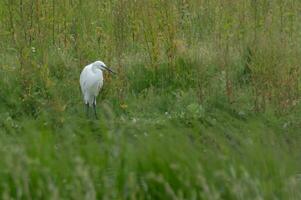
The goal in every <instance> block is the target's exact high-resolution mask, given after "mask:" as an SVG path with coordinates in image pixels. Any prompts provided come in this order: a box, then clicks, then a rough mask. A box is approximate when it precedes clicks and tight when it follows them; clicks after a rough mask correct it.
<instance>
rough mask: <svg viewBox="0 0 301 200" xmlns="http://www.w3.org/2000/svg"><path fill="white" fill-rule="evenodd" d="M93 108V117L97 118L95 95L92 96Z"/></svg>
mask: <svg viewBox="0 0 301 200" xmlns="http://www.w3.org/2000/svg"><path fill="white" fill-rule="evenodd" d="M93 110H94V115H95V119H98V116H97V113H96V97H94V102H93Z"/></svg>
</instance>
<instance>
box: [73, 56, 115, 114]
mask: <svg viewBox="0 0 301 200" xmlns="http://www.w3.org/2000/svg"><path fill="white" fill-rule="evenodd" d="M102 70H107V71H109V72H111V73H115V72H113V71H112V70H111V69H110V68H108V67H107V66H106V65H105V64H104V63H103V62H102V61H95V62H94V63H91V64H89V65H87V66H85V67H84V69H83V70H82V72H81V74H80V80H79V82H80V87H81V91H82V93H83V98H84V103H85V105H86V109H87V115H88V116H89V107H92V106H93V109H94V114H95V118H97V114H96V97H97V96H98V94H99V91H100V90H101V88H102V86H103V74H102Z"/></svg>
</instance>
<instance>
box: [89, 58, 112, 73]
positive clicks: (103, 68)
mask: <svg viewBox="0 0 301 200" xmlns="http://www.w3.org/2000/svg"><path fill="white" fill-rule="evenodd" d="M93 65H94V66H96V67H97V68H99V69H100V70H107V71H109V72H111V73H112V74H115V72H114V71H112V70H111V69H110V68H108V67H107V66H106V64H104V62H102V61H99V60H98V61H95V62H94V63H93Z"/></svg>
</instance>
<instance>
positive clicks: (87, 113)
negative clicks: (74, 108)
mask: <svg viewBox="0 0 301 200" xmlns="http://www.w3.org/2000/svg"><path fill="white" fill-rule="evenodd" d="M85 107H86V115H87V118H89V104H88V103H86V104H85Z"/></svg>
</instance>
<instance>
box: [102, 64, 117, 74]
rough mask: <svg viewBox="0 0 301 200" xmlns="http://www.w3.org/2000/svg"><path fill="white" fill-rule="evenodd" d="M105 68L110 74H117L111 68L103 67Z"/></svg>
mask: <svg viewBox="0 0 301 200" xmlns="http://www.w3.org/2000/svg"><path fill="white" fill-rule="evenodd" d="M103 68H105V69H106V70H108V71H109V72H110V73H112V74H116V72H114V71H112V70H111V69H110V68H108V67H105V66H103Z"/></svg>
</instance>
